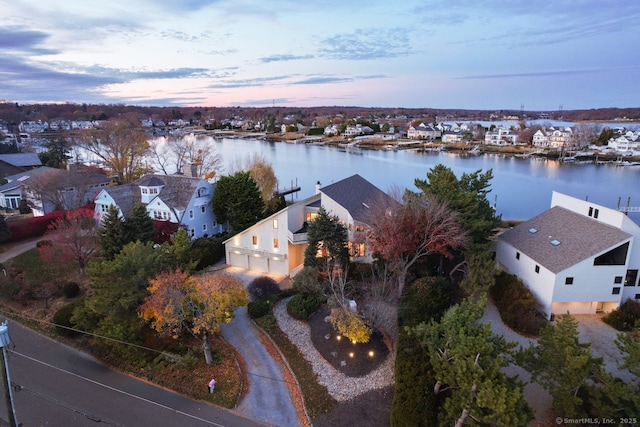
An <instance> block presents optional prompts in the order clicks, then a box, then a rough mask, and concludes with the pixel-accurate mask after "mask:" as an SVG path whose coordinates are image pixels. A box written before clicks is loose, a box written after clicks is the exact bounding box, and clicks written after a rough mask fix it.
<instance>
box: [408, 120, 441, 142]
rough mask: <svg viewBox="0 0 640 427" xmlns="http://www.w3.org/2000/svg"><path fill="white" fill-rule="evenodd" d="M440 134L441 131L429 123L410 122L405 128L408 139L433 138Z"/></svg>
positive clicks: (438, 136)
mask: <svg viewBox="0 0 640 427" xmlns="http://www.w3.org/2000/svg"><path fill="white" fill-rule="evenodd" d="M440 136H442V131H441V130H440V129H436V128H435V127H433V125H432V124H430V123H420V124H416V123H412V124H410V125H409V128H408V129H407V138H409V139H430V140H434V139H436V138H440Z"/></svg>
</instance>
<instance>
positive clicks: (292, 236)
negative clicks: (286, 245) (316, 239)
mask: <svg viewBox="0 0 640 427" xmlns="http://www.w3.org/2000/svg"><path fill="white" fill-rule="evenodd" d="M288 237H289V241H290V242H291V243H293V244H294V245H295V244H300V243H306V242H307V233H292V232H291V231H289V232H288Z"/></svg>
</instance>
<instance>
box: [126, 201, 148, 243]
mask: <svg viewBox="0 0 640 427" xmlns="http://www.w3.org/2000/svg"><path fill="white" fill-rule="evenodd" d="M124 225H125V230H126V233H127V242H138V241H140V242H142V243H147V242H153V241H155V238H156V228H155V226H154V225H153V220H152V219H151V217H150V216H149V214H148V213H147V209H146V208H145V207H144V206H143V205H137V206H136V207H134V208H133V210H132V211H131V215H129V216H128V217H127V218H126V219H125V220H124Z"/></svg>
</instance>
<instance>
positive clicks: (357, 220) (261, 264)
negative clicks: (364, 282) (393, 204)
mask: <svg viewBox="0 0 640 427" xmlns="http://www.w3.org/2000/svg"><path fill="white" fill-rule="evenodd" d="M387 198H389V196H387V195H386V194H385V193H384V192H383V191H381V190H380V189H378V188H377V187H376V186H374V185H373V184H371V183H370V182H369V181H367V180H365V179H364V178H362V177H361V176H360V175H353V176H351V177H349V178H346V179H343V180H341V181H338V182H336V183H334V184H331V185H327V186H325V187H320V184H319V183H318V184H317V186H316V194H314V195H313V196H311V197H308V198H307V199H305V200H302V201H300V202H297V203H294V204H292V205H289V206H287V207H286V208H284V209H282V210H281V211H279V212H276V213H275V214H273V215H271V216H269V217H268V218H265V219H263V220H261V221H259V222H258V223H256V224H254V225H253V226H251V227H249V228H248V229H246V230H244V231H242V232H240V233H238V234H236V235H235V236H233V237H232V238H230V239H229V240H226V241H225V242H224V245H225V253H226V258H227V264H229V265H232V266H235V267H241V268H245V269H248V270H256V271H261V272H264V273H274V274H280V275H285V276H292V277H293V276H294V275H295V274H296V273H297V272H298V271H299V270H300V269H302V266H303V263H304V250H305V248H306V247H307V225H308V224H309V222H311V221H313V220H314V219H315V217H316V216H317V215H318V210H319V209H320V207H321V206H323V207H324V208H325V210H326V211H327V213H328V214H329V215H331V216H337V217H338V218H339V219H340V221H341V222H342V224H344V225H345V227H346V228H347V231H348V240H349V251H350V254H351V256H352V258H353V260H354V261H360V262H371V259H372V256H371V253H369V251H368V250H367V248H366V246H365V244H364V243H360V240H361V239H359V238H358V237H360V236H361V234H360V233H362V232H364V230H365V227H366V226H367V221H368V220H369V215H370V211H371V208H372V207H373V206H374V204H375V203H377V202H378V201H379V200H381V199H387Z"/></svg>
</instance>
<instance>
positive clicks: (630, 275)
mask: <svg viewBox="0 0 640 427" xmlns="http://www.w3.org/2000/svg"><path fill="white" fill-rule="evenodd" d="M638 242H640V227H639V226H638V225H637V224H636V223H634V222H633V221H632V220H631V219H629V217H627V216H626V215H625V214H624V213H623V212H618V211H617V210H615V209H610V208H607V207H604V206H599V205H596V204H594V203H591V202H589V201H585V200H580V199H576V198H573V197H570V196H567V195H564V194H561V193H557V192H553V195H552V199H551V208H550V209H549V210H547V211H545V212H543V213H541V214H540V215H538V216H536V217H534V218H532V219H530V220H528V221H526V222H524V223H522V224H520V225H518V226H517V227H514V228H512V229H510V230H508V231H506V232H505V233H504V234H502V235H501V236H500V237H499V238H498V247H497V253H496V260H497V264H498V267H499V268H500V269H502V270H504V271H506V272H508V273H510V274H514V275H516V276H518V277H519V278H520V279H521V280H522V281H523V283H524V284H525V285H526V286H527V287H528V288H529V289H531V291H532V292H533V294H534V295H535V296H536V298H537V299H538V301H539V302H540V303H541V304H542V306H543V309H544V311H545V313H546V314H547V315H549V316H551V315H553V314H564V313H566V312H567V311H569V312H570V313H573V314H593V313H597V312H609V311H611V310H613V309H615V308H617V307H618V306H619V305H620V304H621V303H622V302H624V301H625V300H627V299H629V298H631V299H640V287H639V284H638V270H639V269H640V244H639V243H638Z"/></svg>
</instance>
